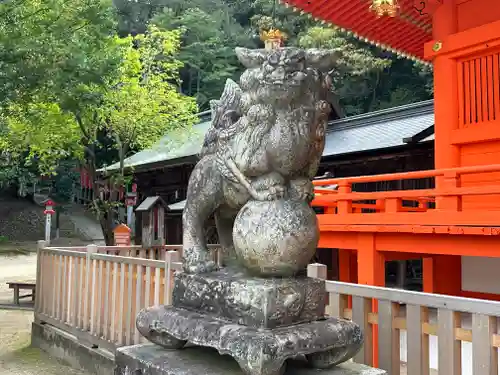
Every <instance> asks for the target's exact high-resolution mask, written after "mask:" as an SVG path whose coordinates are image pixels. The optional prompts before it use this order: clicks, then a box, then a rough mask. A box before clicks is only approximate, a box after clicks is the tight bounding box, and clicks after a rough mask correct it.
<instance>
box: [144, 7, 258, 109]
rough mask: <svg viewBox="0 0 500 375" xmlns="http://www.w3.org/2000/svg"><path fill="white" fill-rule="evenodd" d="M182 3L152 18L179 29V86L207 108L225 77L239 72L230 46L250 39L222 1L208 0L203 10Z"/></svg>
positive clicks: (159, 24)
mask: <svg viewBox="0 0 500 375" xmlns="http://www.w3.org/2000/svg"><path fill="white" fill-rule="evenodd" d="M184 4H185V5H184V6H183V5H182V4H177V5H176V4H173V7H172V8H165V9H164V10H163V12H162V13H160V14H158V15H157V16H156V17H155V18H153V20H152V22H153V23H154V24H155V25H157V26H158V27H159V28H161V29H165V30H177V29H180V30H182V31H183V33H182V36H181V48H180V51H179V59H180V60H181V61H182V62H183V63H184V67H183V68H182V69H181V72H180V74H181V80H182V84H181V89H182V91H183V92H184V93H185V94H186V95H190V96H196V98H197V102H198V105H199V107H200V108H201V109H208V108H209V101H210V100H211V99H214V98H217V97H218V96H220V93H221V92H222V90H223V88H224V84H225V81H226V79H227V78H232V79H236V78H237V76H238V75H239V74H240V73H241V66H240V64H239V63H238V61H237V59H236V56H235V54H234V48H235V47H236V46H238V45H241V46H252V43H251V41H250V40H249V38H248V36H247V35H246V33H245V30H244V29H243V28H242V27H241V26H240V25H239V24H237V23H236V22H235V21H234V19H233V18H232V17H231V14H230V13H229V9H227V8H226V7H224V6H223V5H221V4H219V7H220V8H217V7H216V6H213V4H211V3H209V4H208V5H207V6H206V10H204V9H200V8H197V7H187V5H188V4H187V3H184ZM189 5H191V3H189ZM210 5H212V7H210Z"/></svg>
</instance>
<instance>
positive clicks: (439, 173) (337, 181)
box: [313, 164, 500, 186]
mask: <svg viewBox="0 0 500 375" xmlns="http://www.w3.org/2000/svg"><path fill="white" fill-rule="evenodd" d="M494 172H500V164H491V165H477V166H472V167H460V168H447V169H429V170H425V171H415V172H402V173H388V174H379V175H373V176H358V177H342V178H332V179H328V180H316V181H313V185H314V186H327V185H346V184H359V183H367V182H381V181H398V180H410V179H423V178H429V177H444V176H445V175H448V174H457V175H467V174H475V173H494Z"/></svg>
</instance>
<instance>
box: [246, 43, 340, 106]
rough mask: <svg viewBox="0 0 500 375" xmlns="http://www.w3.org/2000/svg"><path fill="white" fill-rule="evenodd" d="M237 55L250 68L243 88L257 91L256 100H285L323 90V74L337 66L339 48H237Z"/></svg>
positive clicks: (284, 101)
mask: <svg viewBox="0 0 500 375" xmlns="http://www.w3.org/2000/svg"><path fill="white" fill-rule="evenodd" d="M236 55H237V56H238V59H239V61H240V62H241V63H242V64H243V66H245V67H246V68H247V70H246V71H245V72H244V73H243V74H242V76H241V79H240V83H241V88H242V89H243V91H247V92H248V91H250V92H253V95H252V96H253V98H254V100H257V101H261V102H265V103H270V101H271V102H281V104H287V103H289V102H292V101H294V100H297V99H298V98H300V97H301V96H303V95H308V96H310V94H311V93H314V92H319V91H320V86H321V85H322V84H323V83H324V82H323V74H324V73H326V72H328V71H330V70H331V69H333V68H334V66H335V63H336V60H337V58H338V52H337V51H332V50H320V49H307V50H303V49H299V48H293V47H289V48H279V49H275V50H265V49H246V48H236Z"/></svg>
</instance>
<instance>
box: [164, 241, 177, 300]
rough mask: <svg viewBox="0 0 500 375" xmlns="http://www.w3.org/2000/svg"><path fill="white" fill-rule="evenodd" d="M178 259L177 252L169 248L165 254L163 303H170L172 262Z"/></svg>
mask: <svg viewBox="0 0 500 375" xmlns="http://www.w3.org/2000/svg"><path fill="white" fill-rule="evenodd" d="M178 261H179V253H178V252H177V251H174V250H169V251H167V253H166V254H165V300H164V301H165V305H171V304H172V286H173V274H172V271H173V267H172V263H174V262H178Z"/></svg>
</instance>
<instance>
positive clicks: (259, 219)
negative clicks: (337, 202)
mask: <svg viewBox="0 0 500 375" xmlns="http://www.w3.org/2000/svg"><path fill="white" fill-rule="evenodd" d="M318 239H319V230H318V223H317V220H316V213H315V212H314V210H313V209H312V208H311V206H309V204H308V203H307V202H306V201H304V200H301V199H276V200H273V201H270V202H269V201H267V202H260V201H255V200H251V201H249V202H248V203H247V204H246V205H244V206H243V208H242V209H241V210H240V212H239V213H238V216H236V219H235V221H234V228H233V241H234V249H235V252H236V257H237V259H238V260H239V261H240V263H241V264H242V265H243V266H244V267H245V268H246V269H247V270H249V271H250V272H251V273H252V274H255V275H262V276H293V275H295V274H296V273H297V272H299V271H301V270H303V269H304V268H305V267H306V266H307V264H308V263H309V261H310V260H311V258H312V257H313V256H314V253H315V252H316V248H317V244H318Z"/></svg>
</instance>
